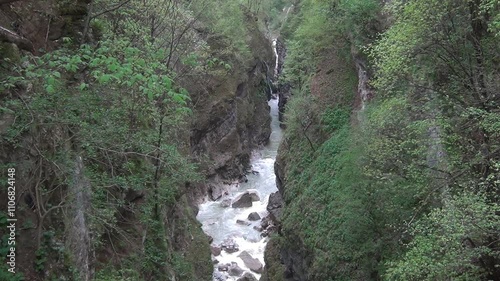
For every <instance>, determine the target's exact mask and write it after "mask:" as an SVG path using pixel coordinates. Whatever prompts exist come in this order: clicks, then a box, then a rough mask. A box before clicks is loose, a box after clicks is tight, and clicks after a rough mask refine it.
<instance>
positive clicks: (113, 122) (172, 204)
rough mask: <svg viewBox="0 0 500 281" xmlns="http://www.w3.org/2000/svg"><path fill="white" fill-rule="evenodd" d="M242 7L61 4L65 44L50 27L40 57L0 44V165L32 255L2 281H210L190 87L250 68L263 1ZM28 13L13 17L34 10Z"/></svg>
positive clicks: (24, 247)
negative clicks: (14, 178) (196, 204)
mask: <svg viewBox="0 0 500 281" xmlns="http://www.w3.org/2000/svg"><path fill="white" fill-rule="evenodd" d="M12 2H15V1H12ZM81 2H84V3H83V4H81ZM241 2H242V3H239V2H238V1H225V0H220V1H206V0H196V1H172V0H154V1H135V0H125V1H114V0H95V1H69V0H61V1H56V2H55V3H53V4H54V6H50V7H49V8H50V9H51V11H53V12H54V13H55V14H50V15H49V16H50V17H52V18H51V19H54V21H55V20H56V19H59V17H61V15H63V16H65V15H76V16H75V17H76V18H78V21H74V22H71V21H69V20H66V21H65V23H64V24H65V25H64V26H65V28H66V29H68V30H65V31H63V33H64V34H65V36H63V37H62V38H60V39H59V40H58V42H56V43H57V44H54V45H52V44H51V43H50V44H49V43H47V38H48V37H49V30H47V37H46V38H45V43H44V45H43V44H42V45H43V46H42V48H40V49H37V50H34V53H35V54H36V55H33V54H32V53H30V52H20V51H19V49H18V48H17V47H16V46H14V45H12V44H9V43H4V42H2V43H1V45H0V48H1V50H0V52H1V55H2V60H1V61H0V64H1V69H0V73H1V76H0V77H1V78H0V98H1V100H2V102H1V106H0V113H1V115H0V116H1V117H2V128H1V139H0V146H1V147H2V149H1V153H0V158H1V159H2V162H3V161H8V162H3V163H2V165H1V168H2V171H4V170H5V171H6V170H7V168H10V167H15V168H16V169H17V171H18V179H19V183H18V184H19V188H18V196H19V198H20V199H19V201H18V203H19V212H18V214H19V216H20V221H21V222H22V223H23V225H22V230H21V233H19V234H20V237H19V238H18V239H19V240H20V242H19V244H20V245H21V246H19V250H18V254H19V253H21V254H24V255H25V256H24V261H23V260H19V261H18V271H19V272H18V273H17V274H16V275H12V274H10V273H7V274H5V273H4V272H5V271H4V266H5V263H2V265H1V267H2V271H1V274H2V275H0V279H2V280H20V279H23V277H22V276H23V273H24V274H25V276H24V278H26V280H35V279H36V280H90V279H89V278H92V279H93V280H94V279H95V280H102V281H104V280H106V281H111V280H167V279H168V280H209V279H210V278H211V273H212V264H211V261H210V252H209V248H208V245H209V243H208V238H207V237H206V236H205V235H204V234H203V233H202V231H201V228H200V227H199V225H198V223H197V222H196V220H195V218H194V217H195V214H193V212H194V211H193V210H192V209H191V207H190V205H189V204H188V202H187V201H188V199H187V198H186V196H184V195H186V194H188V193H190V192H191V191H192V189H193V187H194V186H195V184H196V183H197V182H199V181H201V180H203V179H204V178H203V176H204V175H203V172H204V171H203V169H202V168H200V167H198V166H197V163H196V161H197V160H199V159H192V158H191V156H192V155H191V154H190V151H189V149H190V147H189V144H190V139H189V137H190V135H189V134H190V125H191V122H194V121H193V120H192V119H193V114H194V113H193V107H194V106H195V104H194V101H192V99H193V98H194V97H195V94H196V93H190V92H188V90H187V89H186V88H187V87H188V86H191V87H192V85H193V83H192V82H191V81H192V79H197V80H203V79H210V77H220V78H219V79H224V78H225V77H226V76H227V74H228V73H230V72H231V71H232V69H233V67H239V66H242V65H245V63H246V62H247V61H248V60H250V59H251V57H250V55H251V52H250V49H249V46H248V42H247V40H248V36H249V34H248V27H247V26H246V23H247V22H248V19H247V17H250V16H249V15H251V14H254V13H261V14H262V10H263V8H262V7H263V5H264V4H265V3H254V2H251V3H250V2H248V1H241ZM2 4H3V3H2ZM29 5H32V4H29ZM47 5H51V4H50V3H48V4H47ZM24 8H26V7H22V6H21V7H20V8H19V6H14V8H13V9H14V11H15V12H17V13H22V12H27V13H30V12H33V11H31V10H29V9H34V8H33V7H32V6H30V8H28V10H27V11H25V10H23V9H24ZM15 9H18V10H15ZM262 16H263V15H262ZM252 20H253V18H252ZM50 23H51V21H50V20H49V25H50ZM80 24H81V25H80ZM33 44H34V45H36V42H34V43H33ZM207 77H208V78H207ZM200 84H202V83H201V82H200ZM183 85H185V86H184V87H183ZM199 92H201V91H199ZM262 97H263V95H262ZM262 100H263V102H264V98H262ZM4 124H7V125H6V126H4ZM6 159H8V160H6ZM5 177H6V174H5V173H3V172H2V176H1V179H2V181H6V179H5ZM21 186H25V187H26V188H25V189H23V188H22V187H21ZM21 192H22V193H21ZM22 198H24V201H26V202H22V201H21V200H22ZM2 210H3V209H2ZM81 210H83V211H84V213H85V219H86V220H85V221H84V222H83V224H80V223H81V221H76V220H77V217H78V216H77V213H78V212H79V211H81ZM21 216H22V218H21ZM73 220H74V221H73ZM0 224H1V226H2V233H3V229H5V227H6V225H5V224H6V216H5V214H4V213H3V212H2V213H1V214H0ZM20 227H21V226H20ZM75 232H79V233H77V234H76V236H75V237H73V233H75ZM82 233H83V234H82ZM2 235H3V234H2ZM82 237H84V239H83V240H82V239H80V238H82ZM6 239H7V236H3V237H2V243H1V244H0V250H1V251H0V252H1V253H2V255H5V254H6V251H7V249H8V245H7V240H6ZM81 249H86V250H85V252H80V250H81ZM92 253H94V254H92ZM89 260H90V263H92V264H91V265H89V264H86V263H88V261H89ZM90 268H92V270H91V269H90ZM94 269H95V270H96V272H95V273H94V272H92V271H93V270H94Z"/></svg>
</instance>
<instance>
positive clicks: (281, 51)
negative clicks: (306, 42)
mask: <svg viewBox="0 0 500 281" xmlns="http://www.w3.org/2000/svg"><path fill="white" fill-rule="evenodd" d="M276 53H277V55H278V66H277V68H276V70H277V73H276V75H277V76H278V77H279V76H280V75H281V74H282V73H283V67H284V66H285V59H286V45H285V42H283V39H281V38H277V39H276ZM278 77H277V78H278ZM276 88H277V93H278V97H279V101H278V108H279V115H278V117H279V120H280V121H281V122H282V123H281V124H280V125H281V126H282V127H284V126H285V123H284V121H285V118H284V113H285V106H286V103H287V101H288V99H289V98H290V96H291V95H292V89H291V87H290V84H289V83H287V82H281V81H280V82H278V86H277V87H276Z"/></svg>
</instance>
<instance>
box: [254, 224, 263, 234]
mask: <svg viewBox="0 0 500 281" xmlns="http://www.w3.org/2000/svg"><path fill="white" fill-rule="evenodd" d="M253 229H255V230H257V231H258V232H261V231H262V226H260V225H256V226H254V227H253Z"/></svg>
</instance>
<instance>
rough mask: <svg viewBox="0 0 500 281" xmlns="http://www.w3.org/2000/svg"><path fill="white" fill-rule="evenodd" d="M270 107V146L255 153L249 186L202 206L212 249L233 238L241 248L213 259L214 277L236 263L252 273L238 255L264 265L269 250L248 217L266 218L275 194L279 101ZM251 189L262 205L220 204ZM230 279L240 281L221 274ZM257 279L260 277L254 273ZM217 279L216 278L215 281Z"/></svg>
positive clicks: (201, 216)
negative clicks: (234, 206)
mask: <svg viewBox="0 0 500 281" xmlns="http://www.w3.org/2000/svg"><path fill="white" fill-rule="evenodd" d="M269 106H270V107H271V118H272V121H271V130H272V133H271V136H270V138H269V144H268V145H266V146H265V147H263V148H262V149H261V150H259V151H256V152H255V153H254V155H253V156H252V159H251V165H252V171H253V173H251V174H248V175H247V178H248V182H245V183H240V184H238V185H233V186H231V187H229V194H228V195H226V196H224V197H223V198H221V199H220V200H218V201H209V202H206V203H203V204H201V205H200V206H199V212H198V216H197V219H198V220H199V221H200V222H201V223H202V224H203V226H202V228H203V231H205V233H207V234H208V235H210V236H211V237H212V238H213V239H214V241H213V243H212V245H214V246H219V245H220V244H221V243H222V242H223V241H224V240H226V239H228V238H231V239H233V240H234V241H235V242H236V244H238V248H239V251H238V252H235V253H227V252H225V251H222V253H221V254H220V255H219V256H217V257H213V259H217V260H218V261H219V263H218V264H215V265H214V276H216V275H215V273H216V272H218V269H217V267H218V265H219V264H227V263H231V262H236V263H237V264H238V266H239V267H240V268H241V269H243V270H244V271H249V272H251V271H250V270H249V269H248V268H247V267H246V266H245V264H244V263H243V261H242V260H241V259H240V258H239V257H238V255H239V254H240V253H241V252H243V251H247V252H248V253H249V254H250V255H251V256H252V257H253V258H256V259H259V261H260V262H261V263H262V264H264V249H265V247H266V244H267V241H268V238H264V237H261V235H260V232H258V231H257V230H255V229H254V226H259V225H260V223H261V220H258V221H248V219H247V218H248V215H249V214H250V213H252V212H257V213H259V215H260V217H261V218H263V217H265V216H267V210H266V206H267V202H268V200H269V195H270V194H271V193H273V192H275V191H277V188H276V177H275V175H274V161H275V159H276V154H277V151H278V146H279V142H280V140H281V136H282V132H281V128H280V127H279V121H278V100H277V99H271V100H270V101H269ZM248 189H255V190H257V191H258V193H259V196H260V201H256V202H253V205H252V207H249V208H231V207H226V208H224V207H222V206H221V202H222V200H224V199H227V198H231V199H233V198H235V197H236V196H237V195H238V194H240V193H242V192H244V191H245V190H248ZM237 220H243V221H245V222H247V223H249V225H242V224H238V223H236V221H237ZM220 273H221V274H223V275H224V276H226V277H227V279H225V280H237V279H238V278H239V277H233V276H229V275H228V274H227V273H225V272H220ZM251 273H252V274H253V275H254V276H255V277H257V279H259V278H260V274H257V273H255V272H251ZM213 280H214V281H215V280H219V279H216V278H215V277H214V279H213Z"/></svg>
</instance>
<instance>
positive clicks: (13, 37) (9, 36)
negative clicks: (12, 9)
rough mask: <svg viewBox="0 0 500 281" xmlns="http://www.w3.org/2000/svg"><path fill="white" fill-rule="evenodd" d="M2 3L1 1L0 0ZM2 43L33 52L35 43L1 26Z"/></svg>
mask: <svg viewBox="0 0 500 281" xmlns="http://www.w3.org/2000/svg"><path fill="white" fill-rule="evenodd" d="M0 1H1V0H0ZM0 41H1V42H9V43H14V44H16V45H17V46H18V47H19V48H20V49H23V50H26V51H30V52H33V43H31V41H30V40H28V39H26V38H24V37H22V36H20V35H18V34H16V33H15V32H13V31H10V30H8V29H7V28H5V27H2V26H0Z"/></svg>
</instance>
